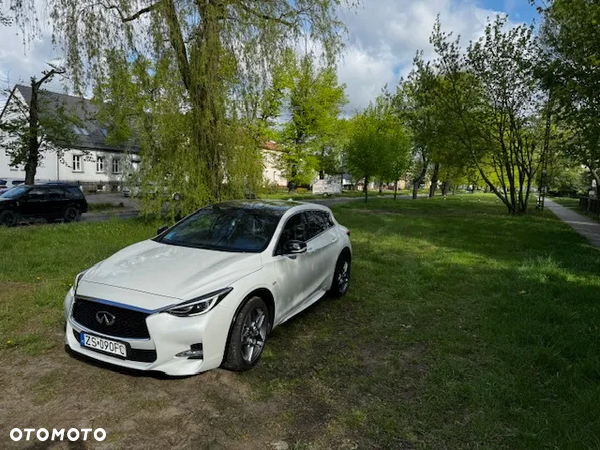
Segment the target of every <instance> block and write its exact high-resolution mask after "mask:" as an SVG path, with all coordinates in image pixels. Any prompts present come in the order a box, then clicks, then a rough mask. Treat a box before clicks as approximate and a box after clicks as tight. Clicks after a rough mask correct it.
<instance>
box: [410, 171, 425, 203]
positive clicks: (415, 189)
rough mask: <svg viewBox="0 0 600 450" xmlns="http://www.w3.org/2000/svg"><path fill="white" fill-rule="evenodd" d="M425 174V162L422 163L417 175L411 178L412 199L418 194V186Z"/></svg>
mask: <svg viewBox="0 0 600 450" xmlns="http://www.w3.org/2000/svg"><path fill="white" fill-rule="evenodd" d="M426 174H427V163H424V164H423V168H422V169H421V173H420V174H419V176H418V177H416V178H414V179H413V195H412V198H413V200H415V199H416V198H417V196H418V194H419V186H420V185H421V183H422V182H423V180H424V179H425V175H426Z"/></svg>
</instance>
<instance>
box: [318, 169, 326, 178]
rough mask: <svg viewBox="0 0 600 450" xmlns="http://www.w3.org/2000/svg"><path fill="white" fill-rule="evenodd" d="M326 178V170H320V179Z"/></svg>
mask: <svg viewBox="0 0 600 450" xmlns="http://www.w3.org/2000/svg"><path fill="white" fill-rule="evenodd" d="M324 179H325V171H324V170H319V180H324Z"/></svg>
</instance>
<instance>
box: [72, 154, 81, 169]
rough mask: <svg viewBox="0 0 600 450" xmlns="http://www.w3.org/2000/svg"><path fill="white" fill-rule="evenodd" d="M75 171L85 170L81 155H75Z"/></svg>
mask: <svg viewBox="0 0 600 450" xmlns="http://www.w3.org/2000/svg"><path fill="white" fill-rule="evenodd" d="M73 172H83V162H82V161H81V155H73Z"/></svg>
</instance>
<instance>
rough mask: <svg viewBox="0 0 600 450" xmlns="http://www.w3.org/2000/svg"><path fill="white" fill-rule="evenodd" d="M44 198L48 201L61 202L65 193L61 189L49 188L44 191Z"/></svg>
mask: <svg viewBox="0 0 600 450" xmlns="http://www.w3.org/2000/svg"><path fill="white" fill-rule="evenodd" d="M46 198H47V199H48V200H50V201H56V200H63V199H64V198H65V193H64V191H63V190H62V189H61V188H50V189H48V190H47V191H46Z"/></svg>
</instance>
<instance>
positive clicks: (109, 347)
mask: <svg viewBox="0 0 600 450" xmlns="http://www.w3.org/2000/svg"><path fill="white" fill-rule="evenodd" d="M79 343H80V344H81V346H82V347H88V348H91V349H93V350H97V351H100V352H104V353H110V354H111V355H116V356H119V357H121V358H127V346H126V345H125V344H122V343H121V342H115V341H110V340H108V339H104V338H101V337H98V336H94V335H91V334H86V333H80V334H79Z"/></svg>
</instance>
